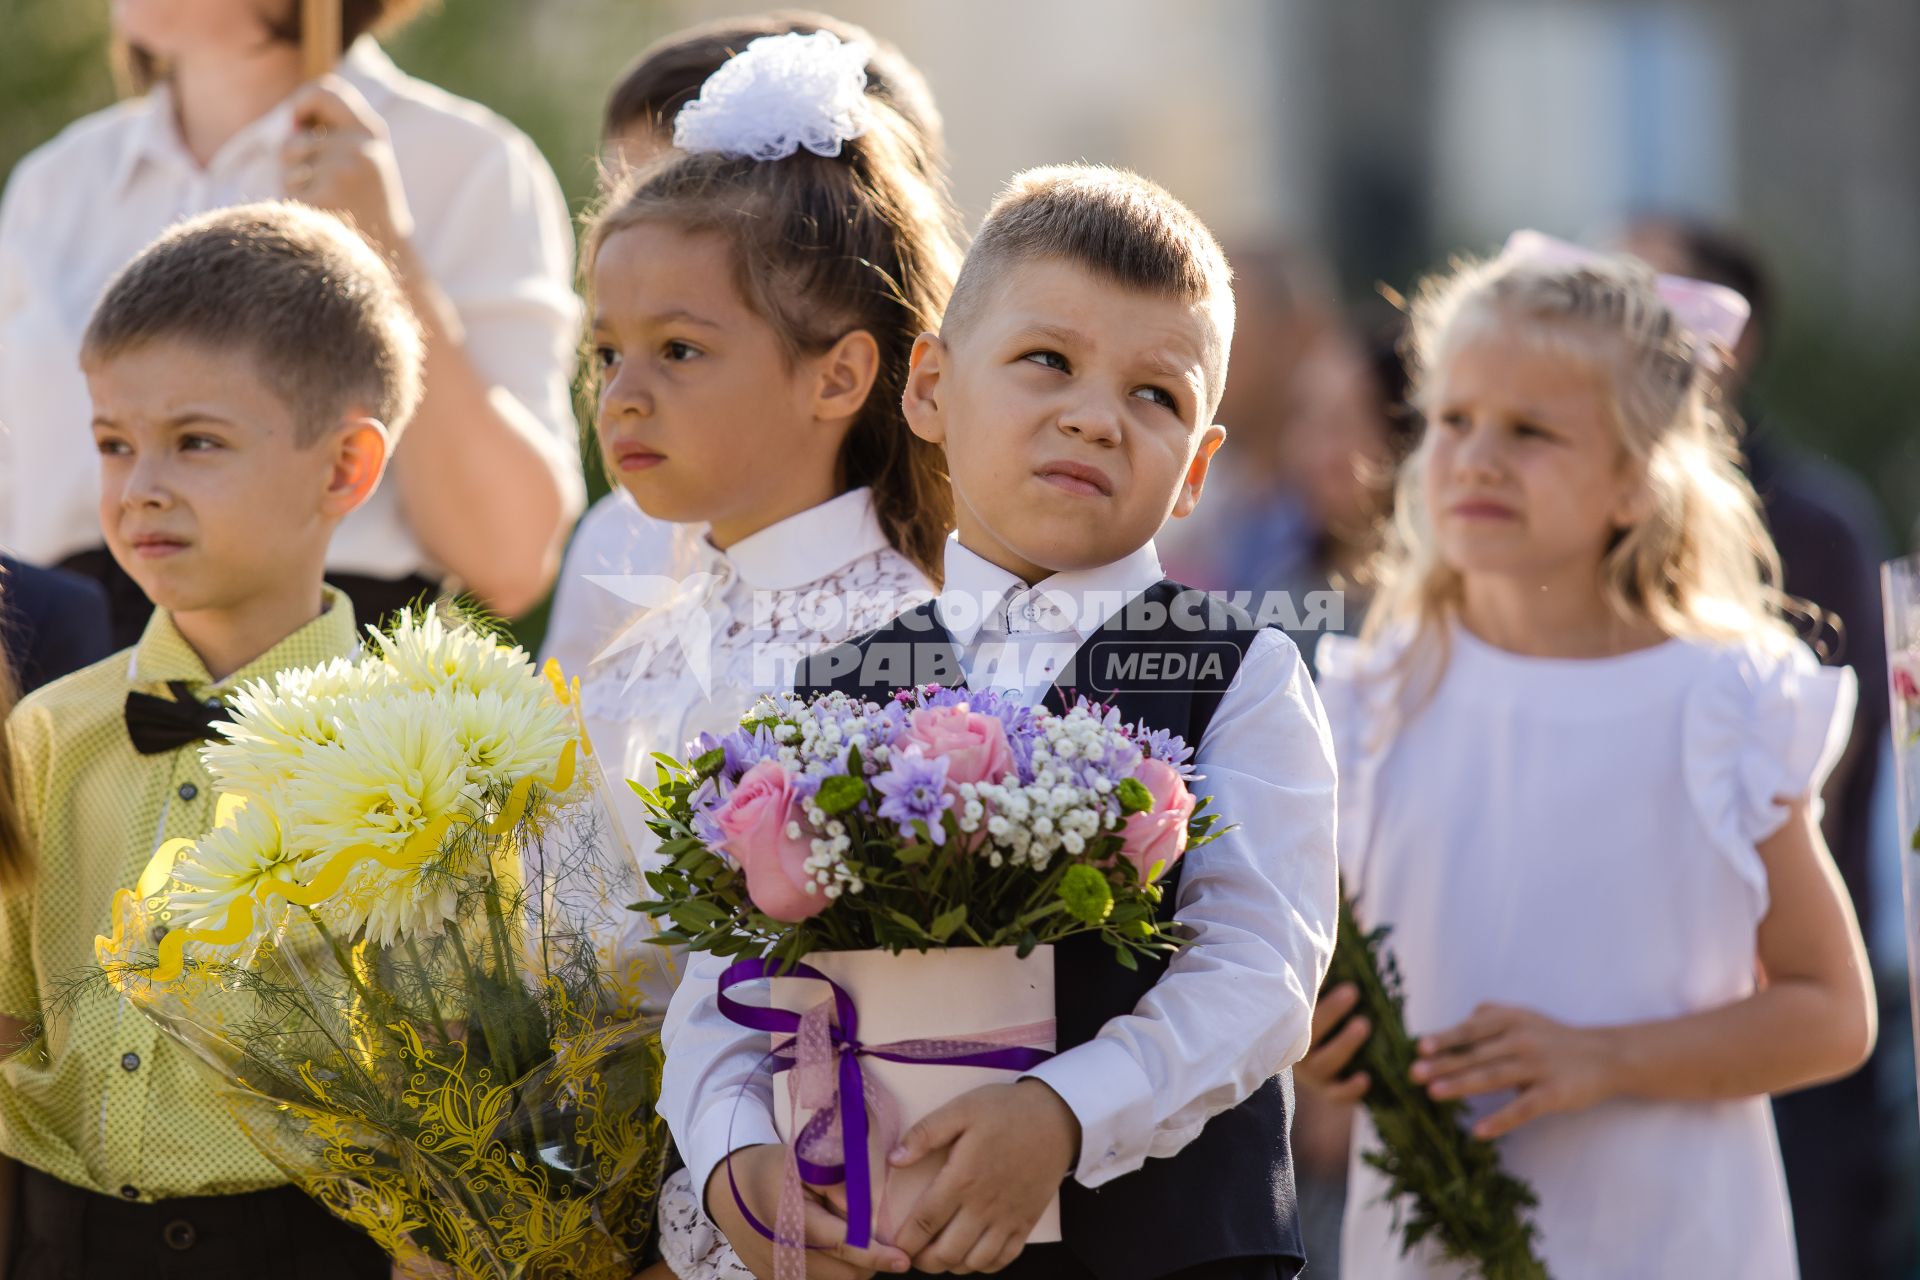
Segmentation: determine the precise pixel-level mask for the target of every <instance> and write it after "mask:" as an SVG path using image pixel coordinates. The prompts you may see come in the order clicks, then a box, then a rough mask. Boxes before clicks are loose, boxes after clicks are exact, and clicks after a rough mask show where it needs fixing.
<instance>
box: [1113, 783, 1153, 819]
mask: <svg viewBox="0 0 1920 1280" xmlns="http://www.w3.org/2000/svg"><path fill="white" fill-rule="evenodd" d="M1115 794H1116V795H1118V796H1119V797H1120V812H1122V813H1127V814H1133V813H1151V812H1152V811H1153V792H1151V791H1149V790H1147V784H1146V783H1144V782H1142V781H1140V779H1138V778H1126V779H1123V780H1122V781H1121V783H1120V786H1119V788H1118V789H1117V790H1116V792H1115Z"/></svg>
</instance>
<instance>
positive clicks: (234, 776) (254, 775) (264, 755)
mask: <svg viewBox="0 0 1920 1280" xmlns="http://www.w3.org/2000/svg"><path fill="white" fill-rule="evenodd" d="M390 680H391V677H390V676H389V675H388V673H387V671H386V669H385V668H383V667H381V666H379V665H378V664H376V663H356V662H352V661H350V660H348V659H346V658H335V659H334V660H333V661H331V662H328V663H325V664H323V665H321V666H317V667H303V668H295V669H293V670H290V671H282V672H280V673H279V674H277V675H276V676H274V677H273V679H272V681H271V682H269V681H265V680H255V681H252V682H250V683H248V684H247V685H245V686H243V687H242V688H241V689H240V691H239V692H238V693H236V694H235V695H234V697H233V700H232V702H231V704H230V705H229V707H228V715H229V719H230V720H231V721H232V723H231V725H230V726H229V727H227V728H226V729H224V730H223V732H224V733H225V735H226V736H225V738H224V740H216V741H215V742H214V743H212V744H210V745H209V746H207V747H205V748H204V749H203V750H202V753H201V754H202V756H203V757H204V759H205V760H206V763H207V768H208V770H209V771H210V772H211V773H212V774H213V776H214V777H215V778H216V779H218V780H219V782H220V789H221V790H223V791H229V792H234V793H238V794H241V795H249V796H259V797H269V796H272V795H274V794H275V792H276V790H277V788H279V787H280V786H281V785H282V784H283V783H284V782H285V781H286V779H287V777H288V776H289V775H290V774H291V773H292V771H293V769H294V766H295V765H296V764H298V763H299V761H300V760H301V759H302V758H303V757H304V756H305V755H306V753H307V752H309V751H311V750H313V749H314V748H315V747H318V746H325V745H327V744H329V743H332V742H337V741H338V740H339V737H340V725H339V717H340V715H341V714H342V713H343V712H344V711H346V710H347V709H349V708H351V707H352V706H353V705H354V704H355V703H358V702H364V701H366V700H368V699H370V698H377V697H380V696H381V695H382V694H383V693H384V692H385V691H386V688H387V687H388V685H389V683H390Z"/></svg>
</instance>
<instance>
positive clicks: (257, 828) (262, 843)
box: [167, 801, 292, 929]
mask: <svg viewBox="0 0 1920 1280" xmlns="http://www.w3.org/2000/svg"><path fill="white" fill-rule="evenodd" d="M291 862H292V855H291V854H290V853H288V851H287V848H286V845H285V843H284V842H283V841H282V840H281V838H280V824H279V822H277V821H276V820H275V819H274V816H273V811H272V810H271V809H269V808H268V807H267V806H266V805H265V804H263V803H260V802H259V801H254V802H252V803H249V804H243V805H240V806H239V807H238V809H237V810H236V811H235V812H234V815H233V821H232V822H231V823H230V824H225V825H221V826H217V827H215V828H214V829H213V830H211V831H209V832H207V833H206V834H205V835H203V836H201V837H200V838H199V839H198V840H196V841H194V842H193V844H192V846H191V847H189V848H188V849H186V850H184V851H182V853H181V855H180V858H179V860H178V861H177V862H175V863H174V867H173V883H174V888H173V890H172V892H171V893H170V894H169V895H168V898H167V905H168V907H169V909H170V910H171V911H172V912H173V927H174V928H176V929H180V928H185V927H187V926H189V925H194V924H203V923H204V924H211V923H215V922H219V921H224V920H225V919H226V917H227V909H228V907H229V906H230V905H231V904H232V903H233V902H234V901H236V900H237V899H240V898H245V897H248V896H250V895H251V894H252V893H253V891H254V889H255V888H256V887H257V886H258V885H259V883H260V881H261V879H262V878H264V877H265V876H267V875H268V874H270V873H272V872H275V871H284V870H285V869H286V868H287V867H288V866H289V865H290V863H291Z"/></svg>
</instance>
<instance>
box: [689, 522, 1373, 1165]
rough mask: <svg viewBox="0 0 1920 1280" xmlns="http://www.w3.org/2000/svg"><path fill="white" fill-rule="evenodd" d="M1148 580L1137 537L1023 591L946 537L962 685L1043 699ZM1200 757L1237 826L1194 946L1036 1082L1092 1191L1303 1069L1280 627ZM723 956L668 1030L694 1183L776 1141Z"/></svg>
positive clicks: (1301, 924)
mask: <svg viewBox="0 0 1920 1280" xmlns="http://www.w3.org/2000/svg"><path fill="white" fill-rule="evenodd" d="M1160 576H1161V574H1160V564H1159V559H1158V557H1157V556H1156V555H1155V553H1154V550H1153V547H1152V545H1151V544H1149V545H1148V546H1146V547H1144V548H1142V549H1141V550H1140V551H1138V552H1135V553H1134V554H1133V555H1131V556H1129V557H1128V558H1127V559H1125V560H1123V561H1120V562H1119V563H1117V564H1111V565H1106V566H1103V567H1101V568H1098V569H1090V570H1082V571H1077V572H1073V573H1063V574H1056V575H1054V576H1052V577H1049V578H1047V579H1045V580H1044V581H1043V582H1040V583H1038V584H1035V585H1033V586H1031V587H1029V586H1028V585H1027V584H1026V583H1024V582H1022V581H1020V580H1019V579H1018V578H1016V577H1015V576H1014V575H1013V574H1010V573H1008V572H1007V571H1006V570H1004V569H1001V568H999V567H998V566H996V565H993V564H991V563H989V562H988V561H986V560H984V559H982V558H981V557H980V556H978V555H976V554H974V553H973V552H972V551H969V550H968V549H967V548H965V547H963V546H961V545H960V543H959V541H958V539H957V538H954V539H950V540H949V541H948V543H947V556H946V584H945V586H944V587H943V589H942V592H941V598H940V605H939V609H940V614H941V621H942V623H943V624H944V625H946V627H947V629H948V631H949V632H951V633H952V635H953V638H954V643H955V645H956V647H957V649H958V650H959V655H960V660H961V663H962V665H963V667H964V668H965V670H966V671H967V673H968V678H969V684H970V685H971V686H972V687H976V688H984V687H989V686H991V687H994V688H999V689H1012V690H1017V691H1019V692H1021V693H1023V694H1024V695H1025V696H1026V697H1027V698H1028V699H1029V700H1030V701H1036V702H1037V701H1038V699H1039V698H1040V697H1042V696H1044V694H1045V692H1046V690H1047V688H1048V686H1049V685H1050V683H1051V680H1050V678H1049V677H1048V676H1047V674H1046V673H1047V671H1048V670H1049V669H1051V670H1053V671H1056V672H1057V671H1058V670H1060V669H1061V668H1062V667H1063V666H1064V665H1065V662H1066V660H1068V659H1070V658H1071V657H1072V655H1073V654H1074V653H1075V652H1076V651H1077V650H1078V649H1079V648H1080V646H1081V645H1082V644H1083V643H1084V642H1085V641H1086V640H1087V639H1088V638H1089V637H1090V636H1091V635H1092V634H1093V632H1095V631H1097V630H1098V629H1099V628H1100V626H1101V625H1102V624H1103V623H1105V622H1106V621H1107V619H1108V618H1110V617H1112V616H1113V615H1114V614H1115V613H1117V612H1119V611H1120V609H1121V608H1122V607H1123V606H1124V605H1125V603H1126V602H1127V601H1128V600H1130V599H1132V598H1133V597H1135V596H1137V595H1139V594H1140V593H1141V592H1142V591H1144V590H1145V589H1146V588H1148V587H1150V586H1152V585H1153V584H1154V583H1155V582H1157V581H1159V580H1160ZM1194 745H1196V751H1195V755H1194V765H1195V767H1196V769H1197V770H1198V772H1199V773H1200V774H1201V775H1203V776H1202V777H1201V778H1200V779H1198V780H1197V781H1195V782H1194V784H1193V787H1194V791H1195V793H1196V794H1197V795H1211V796H1212V797H1213V798H1214V799H1213V806H1214V809H1215V810H1216V811H1217V812H1219V813H1220V814H1221V815H1222V816H1223V819H1224V820H1225V821H1226V822H1230V823H1234V824H1237V826H1236V829H1235V830H1233V831H1230V832H1228V833H1227V834H1225V835H1223V836H1221V837H1220V838H1219V839H1217V840H1214V841H1212V842H1210V843H1208V844H1206V845H1203V846H1201V847H1200V848H1197V849H1195V850H1193V851H1192V852H1190V853H1189V854H1188V855H1187V856H1186V858H1185V860H1184V866H1183V867H1182V869H1181V872H1180V887H1179V894H1178V900H1177V914H1178V917H1179V919H1180V921H1181V923H1182V924H1184V925H1186V926H1187V927H1188V928H1189V929H1190V930H1191V931H1192V933H1193V941H1192V943H1191V944H1190V945H1189V946H1187V947H1185V948H1183V949H1182V950H1181V951H1180V953H1179V954H1178V955H1177V956H1175V957H1174V959H1173V961H1172V963H1171V964H1170V965H1169V967H1168V970H1167V972H1166V974H1165V975H1164V976H1162V977H1161V979H1160V981H1159V982H1158V983H1157V984H1156V985H1155V986H1154V988H1153V989H1152V990H1151V991H1150V992H1148V993H1147V995H1146V996H1145V997H1144V998H1143V999H1142V1000H1141V1001H1140V1003H1139V1004H1138V1005H1137V1006H1135V1008H1134V1010H1133V1012H1132V1013H1130V1014H1127V1015H1125V1016H1122V1017H1118V1018H1114V1019H1113V1020H1111V1021H1110V1022H1108V1023H1107V1024H1106V1026H1105V1027H1103V1028H1102V1029H1101V1031H1100V1033H1099V1035H1098V1036H1097V1037H1095V1038H1094V1039H1093V1040H1091V1041H1089V1042H1088V1043H1086V1044H1083V1045H1080V1046H1078V1047H1076V1048H1073V1049H1069V1050H1066V1051H1065V1052H1062V1053H1061V1054H1060V1055H1059V1056H1057V1057H1055V1058H1053V1059H1052V1060H1050V1061H1048V1062H1047V1063H1045V1064H1043V1065H1042V1066H1041V1067H1039V1068H1037V1069H1035V1070H1034V1071H1032V1072H1030V1073H1029V1074H1030V1075H1032V1076H1035V1077H1037V1078H1039V1079H1041V1080H1044V1081H1045V1082H1046V1083H1047V1084H1048V1085H1049V1086H1050V1087H1052V1088H1053V1089H1054V1090H1055V1091H1056V1092H1057V1093H1059V1095H1060V1096H1061V1098H1062V1099H1064V1100H1065V1101H1066V1103H1067V1105H1068V1107H1070V1108H1071V1109H1072V1111H1073V1113H1074V1115H1075V1117H1076V1118H1077V1119H1078V1120H1079V1122H1080V1128H1081V1148H1080V1163H1079V1166H1078V1168H1077V1169H1076V1170H1075V1177H1076V1178H1077V1179H1078V1181H1079V1182H1080V1183H1082V1184H1083V1185H1085V1186H1088V1187H1097V1186H1099V1185H1100V1184H1102V1183H1104V1182H1108V1181H1110V1180H1112V1179H1114V1178H1117V1177H1119V1176H1121V1175H1123V1174H1126V1173H1130V1172H1132V1171H1134V1170H1136V1169H1138V1168H1139V1167H1140V1166H1141V1165H1142V1164H1143V1163H1144V1162H1145V1161H1146V1160H1147V1159H1148V1158H1149V1157H1153V1156H1170V1155H1173V1154H1175V1153H1177V1152H1178V1151H1180V1150H1181V1148H1183V1147H1185V1146H1186V1145H1187V1144H1188V1143H1189V1142H1191V1141H1192V1140H1193V1139H1194V1138H1195V1137H1196V1136H1198V1134H1199V1132H1200V1129H1201V1127H1202V1126H1203V1125H1205V1123H1206V1122H1207V1121H1208V1120H1209V1119H1210V1118H1212V1117H1213V1116H1215V1115H1217V1114H1219V1113H1220V1112H1222V1111H1225V1110H1227V1109H1229V1108H1231V1107H1233V1106H1236V1105H1238V1104H1239V1103H1240V1102H1242V1101H1243V1100H1245V1099H1246V1098H1247V1097H1248V1095H1250V1094H1251V1093H1252V1092H1253V1090H1254V1089H1255V1088H1257V1087H1258V1086H1259V1085H1260V1083H1261V1082H1262V1081H1263V1080H1265V1079H1266V1078H1267V1077H1269V1076H1271V1075H1272V1074H1273V1073H1274V1072H1276V1071H1278V1070H1280V1069H1281V1068H1282V1067H1285V1066H1288V1065H1290V1064H1292V1063H1293V1062H1295V1061H1297V1060H1299V1058H1300V1057H1301V1056H1302V1055H1303V1054H1305V1052H1306V1050H1307V1045H1308V1041H1309V1027H1310V1023H1311V1020H1312V1014H1313V1000H1314V993H1315V992H1316V991H1317V990H1318V989H1319V986H1320V981H1321V979H1322V978H1323V977H1324V976H1325V974H1326V969H1327V962H1328V960H1329V959H1330V957H1331V956H1332V953H1333V938H1334V927H1335V921H1336V912H1337V898H1336V889H1335V867H1334V766H1333V745H1332V742H1331V739H1330V738H1329V736H1328V730H1327V724H1326V719H1325V717H1324V715H1323V714H1322V712H1321V709H1320V700H1319V697H1318V695H1317V694H1316V693H1315V692H1314V688H1313V683H1312V681H1311V680H1310V679H1309V677H1308V675H1307V672H1306V667H1305V665H1304V664H1303V663H1302V662H1301V659H1300V655H1299V651H1298V650H1297V649H1295V648H1294V646H1293V643H1292V642H1291V641H1289V640H1288V639H1287V638H1286V637H1285V636H1284V635H1282V634H1281V633H1279V632H1278V631H1273V630H1265V631H1262V632H1261V633H1260V634H1259V635H1257V636H1256V637H1255V638H1254V640H1253V643H1252V644H1251V646H1250V647H1249V648H1248V651H1247V656H1246V660H1245V662H1244V663H1243V664H1242V666H1241V669H1240V676H1239V678H1238V680H1237V681H1236V682H1235V683H1234V685H1233V687H1232V688H1231V689H1230V690H1229V691H1228V692H1227V694H1226V695H1225V697H1223V698H1222V699H1221V702H1220V706H1219V708H1218V710H1217V711H1216V712H1215V714H1214V717H1213V720H1212V722H1211V723H1210V724H1209V725H1208V727H1207V730H1206V733H1205V735H1204V736H1203V737H1202V739H1201V741H1200V742H1199V743H1198V744H1194ZM727 963H728V961H726V960H724V959H718V960H716V959H715V958H714V957H712V956H700V957H698V958H697V959H695V960H694V961H692V962H690V963H689V965H688V972H687V976H686V980H685V981H684V982H682V984H681V987H680V990H679V991H678V992H677V993H676V995H675V997H674V1000H673V1003H672V1006H671V1008H670V1010H669V1012H668V1016H667V1023H666V1030H665V1036H666V1043H667V1051H668V1053H667V1066H666V1076H665V1080H664V1083H663V1087H662V1091H661V1099H660V1106H661V1111H662V1113H663V1114H664V1115H665V1116H666V1118H667V1121H668V1123H669V1125H670V1126H671V1127H672V1129H673V1132H674V1136H675V1138H676V1140H677V1141H678V1142H679V1145H680V1150H681V1153H682V1155H683V1156H684V1157H685V1158H686V1161H687V1164H688V1167H689V1169H690V1170H691V1172H692V1176H693V1179H694V1183H693V1185H694V1186H696V1187H704V1186H705V1185H706V1180H707V1178H708V1177H709V1176H710V1175H711V1173H712V1170H713V1169H714V1167H715V1166H716V1165H717V1164H718V1163H719V1162H720V1160H721V1159H722V1158H724V1156H725V1155H726V1154H727V1153H728V1152H729V1151H733V1150H739V1149H740V1148H742V1147H746V1146H752V1145H756V1144H759V1143H766V1142H777V1141H778V1140H779V1139H778V1136H777V1135H776V1133H775V1131H774V1128H773V1122H772V1116H771V1112H770V1109H769V1107H770V1104H769V1099H770V1096H771V1090H770V1088H769V1087H768V1085H767V1083H766V1081H765V1080H764V1078H762V1079H755V1069H756V1067H757V1066H758V1064H759V1063H760V1061H761V1058H762V1056H763V1055H764V1054H765V1052H766V1046H765V1043H764V1042H765V1037H764V1036H763V1035H756V1034H755V1033H753V1032H750V1031H746V1030H744V1029H743V1028H740V1027H738V1026H736V1025H735V1024H733V1023H732V1022H729V1021H728V1020H727V1019H726V1018H724V1017H723V1016H721V1014H720V1012H719V1010H718V1008H717V1007H716V1005H715V1001H714V994H713V993H714V982H715V979H716V978H717V977H718V975H719V973H720V972H721V971H722V970H723V969H724V968H725V967H726V965H727ZM743 1089H744V1090H745V1091H746V1096H745V1097H742V1096H741V1093H742V1090H743ZM736 1101H737V1107H738V1110H737V1114H736V1113H735V1112H736Z"/></svg>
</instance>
